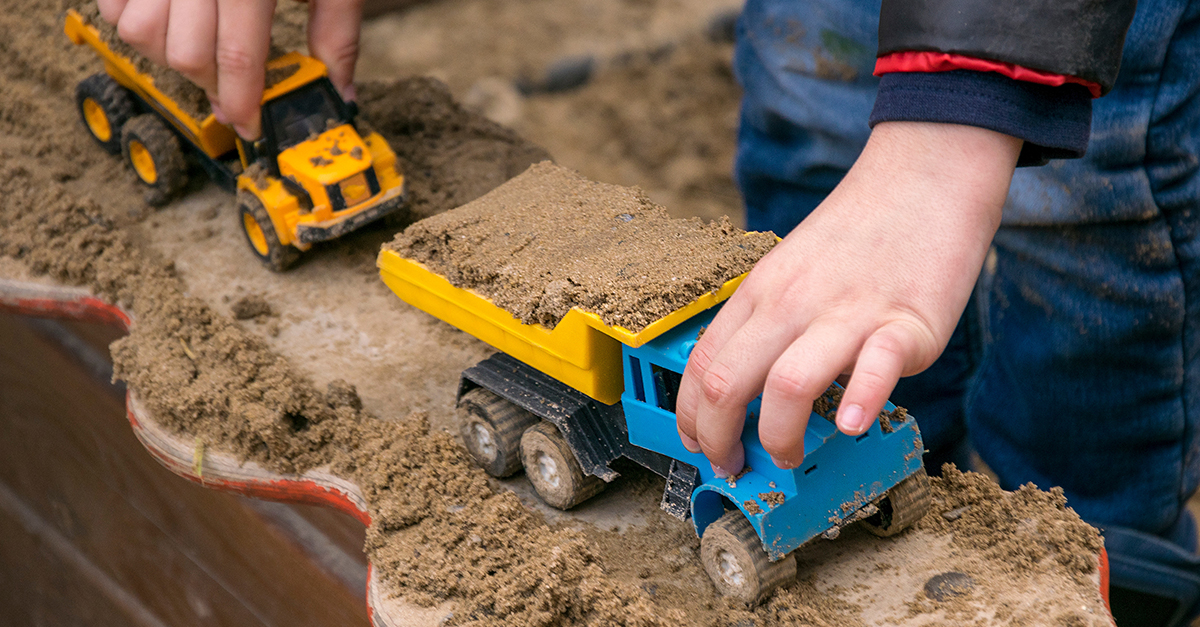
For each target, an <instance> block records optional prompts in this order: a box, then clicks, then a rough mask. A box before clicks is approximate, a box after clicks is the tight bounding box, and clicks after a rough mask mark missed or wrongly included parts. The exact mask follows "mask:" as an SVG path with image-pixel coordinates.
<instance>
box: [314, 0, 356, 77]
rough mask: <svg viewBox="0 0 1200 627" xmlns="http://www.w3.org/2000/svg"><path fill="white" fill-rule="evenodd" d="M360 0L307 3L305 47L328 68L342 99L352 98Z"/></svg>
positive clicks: (324, 0)
mask: <svg viewBox="0 0 1200 627" xmlns="http://www.w3.org/2000/svg"><path fill="white" fill-rule="evenodd" d="M362 6H363V0H312V1H311V2H309V4H308V14H309V18H308V49H309V51H311V52H312V54H313V56H314V57H316V58H318V59H320V60H321V61H322V62H323V63H324V64H325V66H326V67H328V68H329V80H330V81H332V82H333V86H334V87H336V88H337V90H338V91H339V92H341V94H342V98H344V99H345V100H347V101H349V100H354V96H355V94H354V64H355V63H357V62H358V41H359V31H360V27H361V26H362Z"/></svg>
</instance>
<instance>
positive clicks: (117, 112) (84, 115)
mask: <svg viewBox="0 0 1200 627" xmlns="http://www.w3.org/2000/svg"><path fill="white" fill-rule="evenodd" d="M75 108H76V109H78V110H79V118H80V119H81V120H83V125H84V126H85V127H87V130H88V133H90V134H91V136H92V139H95V140H96V143H98V144H100V147H102V148H104V150H105V151H107V152H108V154H110V155H119V154H121V127H123V126H125V122H126V121H128V120H129V118H132V117H133V115H134V112H135V109H134V107H133V98H132V97H131V96H130V95H129V90H127V89H125V88H124V87H121V85H120V84H119V83H117V81H115V80H113V78H112V77H111V76H109V75H108V74H106V73H104V72H98V73H96V74H92V75H91V76H89V77H87V78H85V79H83V80H82V81H79V84H78V85H76V86H75Z"/></svg>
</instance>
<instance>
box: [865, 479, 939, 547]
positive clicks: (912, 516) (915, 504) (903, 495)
mask: <svg viewBox="0 0 1200 627" xmlns="http://www.w3.org/2000/svg"><path fill="white" fill-rule="evenodd" d="M928 511H929V475H927V474H925V469H924V468H921V469H920V470H918V471H917V472H915V473H913V474H912V475H910V476H909V477H908V478H907V479H905V480H904V481H901V482H900V483H898V484H896V487H894V488H892V489H891V490H888V492H887V496H885V497H883V500H882V501H880V502H879V512H878V513H877V514H874V515H872V516H869V517H867V518H864V519H863V521H862V524H863V527H866V529H867V531H870V532H871V533H873V534H875V535H877V536H880V537H884V538H886V537H888V536H894V535H896V534H898V533H900V532H901V531H904V530H905V529H908V528H909V527H910V526H912V524H913V523H915V522H917V521H918V520H921V519H922V518H924V517H925V513H926V512H928Z"/></svg>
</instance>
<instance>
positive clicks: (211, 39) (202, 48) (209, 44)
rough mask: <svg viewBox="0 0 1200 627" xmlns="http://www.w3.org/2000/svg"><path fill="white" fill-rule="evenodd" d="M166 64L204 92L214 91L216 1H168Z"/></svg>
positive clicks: (215, 78)
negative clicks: (169, 5)
mask: <svg viewBox="0 0 1200 627" xmlns="http://www.w3.org/2000/svg"><path fill="white" fill-rule="evenodd" d="M166 56H167V65H169V66H170V67H171V68H172V69H174V70H175V71H177V72H179V73H180V74H183V75H184V76H186V77H187V78H188V80H190V81H192V82H193V83H195V84H197V85H199V86H200V88H201V89H203V90H204V91H206V92H208V93H216V91H217V5H216V2H214V1H212V0H208V1H206V2H172V3H171V17H170V20H169V22H168V24H167V52H166Z"/></svg>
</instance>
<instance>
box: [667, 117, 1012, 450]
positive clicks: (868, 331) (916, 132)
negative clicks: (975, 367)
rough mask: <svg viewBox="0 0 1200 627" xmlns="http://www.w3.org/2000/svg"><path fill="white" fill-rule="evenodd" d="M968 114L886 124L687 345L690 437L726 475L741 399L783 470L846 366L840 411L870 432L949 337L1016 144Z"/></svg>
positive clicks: (1000, 200)
mask: <svg viewBox="0 0 1200 627" xmlns="http://www.w3.org/2000/svg"><path fill="white" fill-rule="evenodd" d="M1021 146H1022V142H1021V140H1019V139H1016V138H1014V137H1011V136H1009V135H1005V134H1002V133H998V132H995V131H990V130H985V129H981V128H977V127H972V126H960V125H954V124H938V123H928V122H883V123H880V124H878V125H877V126H876V127H875V130H874V131H873V132H872V134H871V138H870V140H869V141H868V143H867V146H866V148H865V149H864V150H863V153H862V156H861V157H859V159H858V161H857V162H856V163H855V164H854V167H853V168H851V170H850V172H849V173H848V174H847V175H846V178H845V179H844V180H843V181H842V183H841V184H840V185H838V187H837V188H836V189H835V190H834V191H833V193H832V194H830V196H829V198H827V199H826V200H825V202H823V203H822V204H821V205H820V206H819V207H817V209H816V210H815V211H814V212H813V214H812V215H811V216H809V217H808V218H807V219H805V220H804V222H802V223H801V224H800V226H798V227H797V228H796V229H795V230H794V231H793V232H792V233H791V234H790V235H788V236H787V237H786V238H784V240H783V241H782V242H780V243H779V245H778V246H776V247H775V250H773V251H772V252H771V253H770V254H768V255H767V256H766V257H764V258H763V260H762V261H760V262H759V263H758V265H757V266H755V268H754V270H753V271H752V272H751V273H750V276H749V277H747V279H746V280H745V282H744V283H743V284H742V286H741V287H740V288H739V289H738V291H737V292H736V293H735V294H734V295H733V297H732V298H731V299H730V300H729V302H728V303H727V304H726V305H725V307H724V308H723V309H722V310H721V312H720V313H719V314H718V315H717V317H716V319H715V320H713V323H712V324H711V325H710V326H709V327H708V329H707V330H706V331H705V332H704V335H703V337H702V338H701V339H700V342H699V343H698V344H697V345H696V348H695V350H694V351H693V352H692V356H691V359H690V360H689V361H688V365H687V369H686V371H685V372H684V377H683V383H682V385H681V386H680V391H679V404H678V419H679V430H680V435H681V438H682V440H683V442H684V444H685V446H687V447H688V448H689V449H690V450H692V451H694V452H700V451H703V452H704V454H705V455H706V456H707V457H708V458H709V460H710V461H712V463H713V465H714V467H715V468H719V469H722V470H717V472H718V474H723V471H724V472H727V473H729V474H736V473H737V472H738V470H740V469H741V468H742V466H743V460H744V457H743V452H742V447H741V442H740V436H741V433H742V425H743V422H744V416H745V406H746V403H748V402H749V401H750V400H752V399H753V398H754V397H755V396H757V395H758V394H759V392H760V391H762V393H763V402H762V415H761V417H760V419H759V427H758V429H759V436H760V438H761V440H762V443H763V447H764V448H765V449H766V450H767V452H769V453H770V454H771V455H772V456H773V457H774V458H775V460H776V463H777V464H778V465H779V466H780V467H782V468H794V467H796V466H798V465H799V464H800V462H801V460H802V459H803V455H804V446H803V438H804V431H805V426H806V424H807V422H808V416H809V412H810V411H811V407H812V403H813V401H814V400H815V399H816V398H818V397H819V396H820V395H821V393H823V392H824V391H825V389H826V387H827V386H828V385H829V383H830V381H832V380H834V378H836V377H837V376H838V375H840V374H843V373H852V375H851V378H850V382H849V384H848V385H847V388H846V393H845V395H844V396H843V398H842V401H841V405H840V409H839V411H838V414H837V422H838V427H839V428H840V429H841V430H842V431H844V432H846V433H850V434H858V433H861V432H862V431H864V430H865V429H866V427H867V426H868V425H869V424H870V421H871V420H873V419H874V418H875V417H876V416H877V415H878V414H879V412H880V410H882V408H883V405H884V402H885V401H886V400H887V397H888V395H889V394H890V393H891V391H892V388H893V387H895V385H896V382H897V380H898V379H899V378H900V377H901V376H904V375H910V374H914V373H917V372H919V371H921V370H923V369H925V368H926V367H928V366H929V365H930V364H932V363H933V361H934V360H935V359H936V358H937V356H938V355H939V354H940V353H941V351H942V349H943V348H945V346H946V343H947V342H948V341H949V338H950V335H951V333H952V332H953V331H954V327H955V324H956V323H957V321H958V318H959V316H960V315H961V314H962V311H963V309H964V308H965V307H966V304H967V300H968V298H969V296H970V293H971V290H972V287H973V286H974V284H975V280H976V279H977V278H978V276H979V271H980V268H981V267H982V265H983V262H984V257H985V255H986V252H987V249H988V246H989V244H990V242H991V240H992V237H993V235H995V232H996V229H997V228H998V227H999V224H1000V214H1001V208H1002V206H1003V204H1004V199H1005V196H1006V194H1007V192H1008V185H1009V182H1010V180H1011V178H1012V174H1013V170H1014V168H1015V167H1016V163H1017V156H1018V154H1019V153H1020V151H1021Z"/></svg>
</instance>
